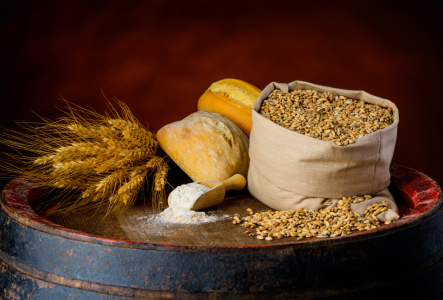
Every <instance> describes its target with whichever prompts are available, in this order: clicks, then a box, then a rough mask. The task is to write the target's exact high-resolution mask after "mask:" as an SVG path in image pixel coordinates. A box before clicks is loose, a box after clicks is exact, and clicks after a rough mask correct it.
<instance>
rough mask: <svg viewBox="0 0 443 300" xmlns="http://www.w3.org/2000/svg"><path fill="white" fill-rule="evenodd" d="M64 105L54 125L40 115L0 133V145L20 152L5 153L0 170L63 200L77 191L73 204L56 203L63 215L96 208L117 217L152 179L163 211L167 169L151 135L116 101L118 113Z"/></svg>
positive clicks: (155, 204)
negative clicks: (51, 190) (55, 191)
mask: <svg viewBox="0 0 443 300" xmlns="http://www.w3.org/2000/svg"><path fill="white" fill-rule="evenodd" d="M63 100H64V99H63ZM64 101H65V103H66V105H67V107H66V109H63V110H61V111H62V112H63V113H64V114H65V117H63V118H60V119H59V120H58V121H55V122H54V121H52V120H49V119H46V118H43V117H40V118H41V119H42V122H40V123H29V122H22V123H19V124H20V125H21V126H22V128H23V129H25V132H22V131H13V130H8V129H5V130H3V132H2V133H1V134H0V143H2V144H4V145H7V146H10V147H12V148H13V149H15V150H16V151H17V152H18V153H19V154H7V156H8V157H7V159H6V160H4V161H3V163H2V164H1V165H0V167H1V168H2V169H3V170H5V171H7V173H8V174H9V175H11V174H12V175H13V176H17V175H24V176H26V177H27V178H28V179H30V180H31V181H32V182H33V183H34V186H35V187H36V188H46V189H48V188H56V189H58V191H59V192H60V195H64V196H66V194H67V193H68V194H75V193H77V194H78V195H77V197H76V198H75V200H74V201H65V202H60V203H64V205H62V206H60V207H59V209H60V210H63V211H69V210H73V209H78V208H83V207H85V206H86V207H90V206H97V207H99V208H102V209H107V214H110V213H114V214H115V213H121V212H123V211H125V210H126V209H128V208H129V207H131V205H133V204H134V202H135V200H136V198H137V195H138V194H139V192H140V191H141V190H142V187H143V186H144V185H147V186H149V184H148V179H149V178H151V179H152V180H150V181H152V183H151V184H150V185H151V186H152V197H151V198H152V206H153V210H154V211H157V212H158V211H161V210H163V209H164V208H165V206H166V205H165V204H166V201H165V191H164V187H165V185H166V183H167V181H166V176H167V172H168V169H169V168H168V165H167V161H166V159H164V158H162V157H160V156H158V155H159V152H158V147H157V146H158V143H157V140H156V138H155V135H154V134H153V133H151V132H150V131H149V130H148V129H147V127H144V126H143V125H141V124H140V122H139V121H138V120H137V119H136V118H135V117H134V115H133V114H132V113H131V111H130V109H129V108H128V106H127V105H126V104H124V103H123V102H121V101H119V100H118V99H115V101H116V103H117V104H118V106H119V108H120V109H121V112H120V113H119V112H118V111H117V110H116V109H115V108H114V106H113V105H112V104H111V103H110V102H109V101H108V107H109V111H110V113H108V112H106V113H105V115H101V114H99V113H97V112H95V111H93V110H88V109H85V108H82V107H79V106H77V105H75V104H72V103H70V102H68V101H66V100H64ZM20 150H25V151H29V152H31V153H33V154H34V155H31V156H28V155H25V154H23V153H21V152H20ZM35 154H36V155H38V157H36V156H35Z"/></svg>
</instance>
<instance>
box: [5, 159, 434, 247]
mask: <svg viewBox="0 0 443 300" xmlns="http://www.w3.org/2000/svg"><path fill="white" fill-rule="evenodd" d="M391 175H392V181H393V183H394V184H395V186H396V187H397V188H398V189H399V190H400V192H401V193H402V194H403V195H404V196H405V197H406V198H408V201H410V202H411V203H414V205H415V207H414V208H411V209H408V208H407V207H406V206H405V205H403V206H401V205H399V210H400V214H401V215H402V217H401V218H400V219H399V220H397V221H395V222H393V223H391V224H389V225H383V226H382V227H379V228H377V229H374V230H369V231H361V232H356V233H353V234H350V235H348V236H344V237H337V238H328V239H321V240H320V239H314V240H311V241H310V240H303V241H298V242H296V241H295V239H294V241H293V242H289V243H286V244H279V245H266V244H265V245H263V246H246V247H245V246H238V247H215V246H209V247H205V246H193V247H189V246H177V245H160V244H153V243H146V242H134V241H128V240H116V239H111V238H106V237H102V236H97V235H92V234H87V233H85V232H81V231H78V230H73V229H70V228H66V227H64V226H61V225H58V224H56V223H53V222H50V221H49V220H47V219H45V218H44V217H42V216H40V215H38V214H37V213H36V212H35V211H34V210H33V209H32V208H31V207H30V205H29V203H30V202H32V199H33V198H34V197H35V196H36V195H37V194H38V193H39V192H40V191H36V190H30V189H29V188H27V186H29V183H28V182H26V181H24V180H23V179H20V178H18V179H14V180H12V181H11V182H10V183H8V184H7V185H6V187H5V188H4V190H3V191H2V194H1V201H0V204H1V208H2V210H3V211H4V212H5V213H6V214H7V215H8V216H9V217H11V218H12V219H13V220H14V221H16V222H18V223H20V224H22V225H25V226H28V227H30V228H33V229H36V230H39V231H42V232H45V233H48V234H53V235H57V236H61V237H64V238H68V239H72V240H77V241H82V242H88V243H96V244H101V245H105V246H111V247H124V248H137V249H151V250H176V251H181V252H183V251H190V250H192V251H196V250H197V251H198V250H201V251H205V250H207V249H208V248H210V249H240V248H241V249H244V248H249V249H251V248H252V249H263V248H272V249H275V248H285V247H287V246H297V247H306V246H308V247H316V246H324V245H327V244H331V243H334V244H335V243H348V242H355V241H357V240H360V239H368V238H375V237H378V236H380V235H385V234H389V233H390V232H392V231H394V230H401V229H403V228H406V227H410V226H414V225H415V224H417V223H418V222H420V221H423V220H424V219H427V218H429V217H431V216H432V215H433V214H435V212H437V211H438V210H439V209H440V207H441V205H442V191H441V188H440V186H439V185H438V184H437V183H436V182H435V181H434V180H432V179H431V178H430V177H428V176H426V175H425V174H423V173H421V172H418V171H416V170H414V169H411V168H407V167H404V166H400V165H392V166H391ZM375 233H377V235H376V234H375ZM288 240H291V239H288Z"/></svg>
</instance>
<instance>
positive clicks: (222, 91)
mask: <svg viewBox="0 0 443 300" xmlns="http://www.w3.org/2000/svg"><path fill="white" fill-rule="evenodd" d="M260 92H261V90H260V89H258V88H256V87H255V86H253V85H252V84H249V83H247V82H245V81H242V80H238V79H223V80H220V81H217V82H214V83H213V84H211V86H210V87H209V89H208V90H206V91H205V92H204V94H203V95H202V96H201V97H200V99H199V100H198V104H197V109H198V110H210V111H214V112H217V113H219V114H221V115H223V116H225V117H227V118H228V119H230V120H231V121H232V122H234V123H235V124H236V125H237V126H239V127H240V128H241V130H243V132H244V133H245V134H246V135H247V136H248V137H249V134H250V132H251V127H252V117H251V108H252V104H254V101H255V99H256V98H257V97H258V95H259V94H260Z"/></svg>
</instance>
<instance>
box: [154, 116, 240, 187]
mask: <svg viewBox="0 0 443 300" xmlns="http://www.w3.org/2000/svg"><path fill="white" fill-rule="evenodd" d="M157 140H158V143H159V145H160V147H161V148H162V149H163V150H164V151H165V152H166V153H167V154H168V155H169V156H170V157H171V159H172V160H173V161H174V162H175V163H176V164H177V165H178V166H179V167H180V168H181V169H182V170H183V171H185V173H186V174H188V176H189V177H191V178H192V180H194V181H198V180H226V179H228V178H230V177H231V176H232V175H234V174H242V175H243V176H245V177H246V176H247V173H248V168H249V154H248V151H249V140H248V138H247V137H246V135H245V134H244V133H243V131H241V130H240V128H238V126H237V125H235V124H234V123H233V122H231V121H230V120H229V119H228V118H226V117H223V116H222V115H220V114H218V113H215V112H212V111H206V110H200V111H198V112H195V113H193V114H190V115H189V116H187V117H186V118H184V119H183V120H181V121H178V122H174V123H171V124H169V125H166V126H164V127H162V128H161V129H160V130H159V131H158V132H157Z"/></svg>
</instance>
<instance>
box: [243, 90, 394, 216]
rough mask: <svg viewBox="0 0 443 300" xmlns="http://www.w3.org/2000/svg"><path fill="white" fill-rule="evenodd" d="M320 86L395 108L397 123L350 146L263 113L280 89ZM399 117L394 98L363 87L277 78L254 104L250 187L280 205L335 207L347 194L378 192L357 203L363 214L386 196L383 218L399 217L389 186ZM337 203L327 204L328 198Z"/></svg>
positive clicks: (286, 207)
mask: <svg viewBox="0 0 443 300" xmlns="http://www.w3.org/2000/svg"><path fill="white" fill-rule="evenodd" d="M274 89H280V90H282V91H283V92H288V91H292V90H295V89H314V90H318V91H328V92H335V93H337V94H339V95H344V96H347V97H349V98H359V99H364V100H366V101H369V102H372V103H376V104H380V105H382V106H385V107H390V108H392V110H393V111H394V123H393V124H391V125H390V126H388V127H386V128H384V129H381V130H378V131H376V132H373V133H371V134H368V135H366V136H364V137H361V138H359V139H357V140H356V141H355V143H354V144H352V145H348V146H345V147H341V146H337V145H335V144H334V143H331V142H328V141H323V140H318V139H315V138H312V137H308V136H305V135H303V134H300V133H298V132H294V131H292V130H289V129H286V128H284V127H282V126H280V125H277V124H275V123H274V122H272V121H270V120H268V119H267V118H265V117H263V116H262V115H260V114H259V113H258V111H259V109H260V105H261V103H262V101H263V100H264V99H266V97H267V96H268V95H269V94H270V93H271V92H272V91H273V90H274ZM398 121H399V116H398V109H397V107H396V106H395V104H394V103H392V102H391V101H389V100H386V99H382V98H379V97H376V96H373V95H370V94H368V93H366V92H363V91H350V90H342V89H336V88H330V87H325V86H321V85H317V84H312V83H308V82H304V81H294V82H291V83H289V84H284V83H275V82H272V83H270V84H268V85H267V86H266V88H265V89H264V90H263V91H262V92H261V94H260V95H259V97H258V98H257V100H256V101H255V103H254V105H253V106H252V131H251V136H250V144H249V157H250V167H249V172H248V189H249V192H250V193H251V194H252V195H253V196H254V197H255V198H257V199H258V200H260V201H261V202H263V203H264V204H266V205H268V206H269V207H271V208H273V209H276V210H290V209H298V208H301V207H303V208H305V209H308V210H315V209H319V208H326V207H329V208H331V207H333V206H335V205H336V203H337V201H338V200H339V199H341V198H342V197H351V196H362V195H372V196H373V198H372V199H369V200H367V201H364V202H361V203H357V204H351V209H352V210H354V211H356V212H358V213H360V214H363V212H364V210H365V209H366V207H368V206H369V205H371V204H373V203H380V202H382V201H383V200H386V202H387V203H388V204H389V206H390V207H391V209H389V210H387V211H385V212H384V213H381V214H379V215H378V216H377V217H378V219H379V220H380V221H388V220H389V221H392V220H396V219H398V218H399V215H398V208H397V205H396V203H395V201H394V198H393V197H392V195H391V193H390V192H389V190H388V189H387V187H388V186H389V183H390V178H391V176H390V173H389V165H390V163H391V160H392V156H393V154H394V147H395V141H396V138H397V126H398ZM328 199H329V200H330V201H331V202H332V203H333V204H332V205H330V206H328V205H326V204H325V202H327V200H328Z"/></svg>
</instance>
